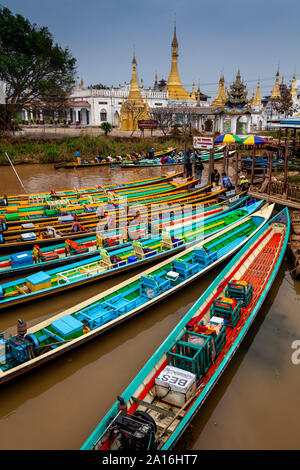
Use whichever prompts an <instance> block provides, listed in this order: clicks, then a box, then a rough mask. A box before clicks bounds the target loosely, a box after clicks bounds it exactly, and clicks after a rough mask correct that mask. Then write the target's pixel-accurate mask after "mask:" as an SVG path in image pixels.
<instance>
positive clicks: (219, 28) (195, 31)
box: [0, 0, 300, 97]
mask: <svg viewBox="0 0 300 470" xmlns="http://www.w3.org/2000/svg"><path fill="white" fill-rule="evenodd" d="M0 3H1V4H2V5H3V6H6V7H8V8H9V9H10V10H12V12H13V13H20V14H22V15H23V16H25V17H26V18H28V19H29V20H30V22H32V23H36V24H37V25H39V26H47V27H48V28H49V30H50V32H51V33H52V34H53V36H54V38H55V41H57V42H58V43H59V44H60V45H62V46H64V47H65V46H68V47H69V48H70V50H71V52H72V54H73V56H75V57H76V59H77V68H78V73H77V75H78V77H79V79H80V78H81V76H82V77H83V79H84V83H85V85H90V84H91V83H99V82H101V83H103V84H105V85H108V86H111V85H114V86H118V85H119V84H120V83H124V82H125V81H127V82H128V81H130V76H131V60H132V55H133V49H134V48H135V55H136V59H137V64H138V76H139V79H141V77H142V78H143V80H144V86H145V87H147V86H152V85H153V81H154V75H155V71H157V73H158V77H159V79H160V78H161V77H163V78H165V79H167V78H168V75H169V71H170V63H171V48H170V44H171V41H172V36H173V28H174V16H175V14H176V25H177V38H178V41H179V57H178V63H179V74H180V77H181V80H182V83H183V85H184V86H185V87H186V88H187V89H188V90H190V89H191V87H192V83H193V81H195V84H196V86H198V82H199V81H200V87H201V91H203V92H204V93H207V94H208V95H211V96H212V97H213V96H214V95H215V93H216V91H217V84H218V81H219V78H220V74H221V73H224V76H225V81H226V84H229V83H230V82H231V81H232V80H233V78H234V77H235V75H236V72H237V69H238V68H240V70H241V75H242V77H243V78H244V80H245V81H246V82H247V85H248V91H249V95H250V96H251V95H252V91H253V89H254V88H256V83H257V80H258V78H260V79H261V91H262V95H266V94H269V93H270V90H271V89H272V87H273V84H274V77H275V74H276V71H277V67H278V64H279V67H280V74H281V75H284V77H285V81H286V82H288V84H289V83H290V81H291V78H292V75H293V73H294V71H295V72H296V76H297V79H300V63H299V62H300V60H299V57H300V56H299V44H300V33H299V30H300V28H299V21H300V1H299V0H284V1H282V0H251V1H249V0H248V1H247V0H160V1H158V0H148V1H143V0H119V1H117V0H105V1H104V0H42V1H41V0H0Z"/></svg>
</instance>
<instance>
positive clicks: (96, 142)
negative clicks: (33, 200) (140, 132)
mask: <svg viewBox="0 0 300 470" xmlns="http://www.w3.org/2000/svg"><path fill="white" fill-rule="evenodd" d="M187 144H188V145H191V144H192V141H191V142H187ZM152 147H153V148H154V150H155V151H160V150H165V149H167V148H168V147H176V148H177V149H178V150H180V149H184V143H183V142H182V140H180V139H174V138H164V137H157V138H154V137H153V138H145V139H141V138H137V137H136V138H133V137H132V138H122V137H105V136H102V135H100V136H80V137H63V138H60V139H57V140H56V141H55V142H54V141H53V139H32V138H28V137H16V138H3V139H1V141H0V164H1V165H5V164H7V159H6V157H5V152H7V153H8V155H9V157H10V158H11V159H12V161H13V162H14V163H23V162H32V163H33V162H36V163H55V162H62V161H72V160H75V153H76V149H77V148H79V150H80V153H81V155H82V157H83V158H87V159H90V158H94V157H96V156H98V155H99V153H101V154H102V155H103V156H106V155H111V156H113V157H114V156H116V155H125V154H127V153H131V152H137V153H139V152H142V151H144V152H148V151H149V150H150V149H151V148H152Z"/></svg>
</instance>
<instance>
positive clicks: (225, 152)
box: [222, 145, 228, 173]
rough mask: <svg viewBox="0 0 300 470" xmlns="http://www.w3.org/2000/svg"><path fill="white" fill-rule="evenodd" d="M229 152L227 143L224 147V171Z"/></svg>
mask: <svg viewBox="0 0 300 470" xmlns="http://www.w3.org/2000/svg"><path fill="white" fill-rule="evenodd" d="M227 152H228V149H227V145H226V147H225V149H224V158H223V171H222V173H225V169H226V160H227Z"/></svg>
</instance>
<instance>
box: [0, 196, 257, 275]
mask: <svg viewBox="0 0 300 470" xmlns="http://www.w3.org/2000/svg"><path fill="white" fill-rule="evenodd" d="M247 201H249V199H248V196H244V195H243V194H241V195H238V196H234V197H233V198H230V199H228V200H227V201H223V202H221V203H218V204H215V205H213V206H208V207H204V209H203V208H202V206H201V208H202V209H203V210H200V208H196V209H195V210H191V214H190V215H186V214H185V216H184V222H192V221H194V222H196V219H198V218H200V217H202V216H203V217H204V218H206V217H213V216H216V215H218V214H225V213H226V212H228V211H229V210H231V211H232V210H234V209H236V208H238V207H240V206H242V205H244V204H246V203H247ZM249 202H251V201H249ZM182 218H183V214H177V213H170V211H169V212H167V211H166V212H163V211H161V212H160V213H159V214H158V218H157V219H155V220H152V218H151V220H150V221H149V222H148V224H146V226H143V227H139V233H138V231H136V230H131V229H130V230H129V233H128V238H129V240H132V238H131V236H132V237H134V238H135V239H137V237H138V238H139V239H144V238H145V236H146V235H145V234H146V232H147V228H148V231H149V233H150V234H156V235H158V234H159V233H160V231H161V230H165V229H166V228H167V226H168V225H169V226H170V225H174V224H175V223H176V222H177V223H180V222H182V221H183V220H182ZM147 225H148V227H147ZM132 228H134V227H132ZM119 235H120V236H123V233H122V232H121V231H118V233H117V232H116V231H115V232H110V231H107V232H106V233H105V236H104V235H103V238H102V241H101V246H100V245H99V242H100V239H99V237H98V240H97V238H96V237H95V236H90V237H82V238H79V239H77V240H76V241H74V240H73V241H71V242H70V241H65V242H64V243H57V244H55V245H51V246H50V247H42V246H39V242H38V241H37V242H36V247H35V250H33V249H32V250H27V251H23V252H18V253H15V254H10V255H4V256H1V257H0V279H3V278H5V277H9V276H20V275H22V274H25V273H30V272H34V271H40V270H41V269H43V270H44V269H50V268H55V267H57V266H64V265H66V264H70V263H72V262H78V261H81V260H84V259H87V258H91V257H94V256H96V255H97V254H99V249H100V247H101V248H105V249H106V250H108V251H111V250H114V249H115V248H116V245H118V246H119V247H120V248H124V247H125V246H127V245H129V244H130V243H131V242H130V241H129V242H128V243H126V242H125V243H121V240H120V239H119V238H118V237H119Z"/></svg>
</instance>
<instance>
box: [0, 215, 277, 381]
mask: <svg viewBox="0 0 300 470" xmlns="http://www.w3.org/2000/svg"><path fill="white" fill-rule="evenodd" d="M271 211H272V207H269V206H266V207H264V208H263V209H262V210H260V211H258V212H256V213H252V215H249V216H248V217H246V218H243V219H242V220H237V222H236V223H235V224H233V225H231V226H230V227H226V228H225V229H224V230H222V231H221V232H219V233H217V234H215V235H212V236H211V237H208V238H207V239H206V240H204V241H203V242H201V243H199V244H198V245H196V246H194V247H191V248H189V249H187V250H185V251H183V252H182V253H181V255H180V258H179V257H178V255H176V256H173V257H171V258H169V259H168V260H167V261H164V262H162V263H160V264H158V265H157V266H156V267H154V268H150V269H148V270H146V271H144V272H143V273H142V274H138V275H137V276H135V277H133V278H131V279H129V280H127V281H125V282H123V283H121V284H119V286H118V287H117V288H116V287H113V288H111V289H109V290H107V291H105V292H102V293H101V294H98V295H97V296H95V297H93V298H91V299H89V300H87V301H85V302H82V303H81V304H79V305H76V306H74V307H72V308H70V309H68V310H66V311H65V312H61V313H59V314H58V315H55V316H54V317H52V318H49V319H47V320H45V321H44V322H42V323H40V324H37V325H35V326H33V327H31V328H29V329H28V330H27V327H26V325H25V324H24V322H23V321H22V320H21V319H19V320H18V330H17V335H15V336H9V337H8V338H7V339H6V338H5V334H4V332H3V333H2V334H1V335H0V336H1V337H0V342H1V353H2V357H1V364H0V383H4V382H6V381H8V380H10V379H12V378H14V377H17V376H19V375H21V374H23V373H25V372H27V371H29V370H31V369H33V368H35V367H38V366H40V365H41V364H44V363H45V362H48V361H49V360H51V359H54V358H55V357H57V356H59V355H61V354H63V353H65V352H67V351H69V350H70V349H72V348H74V347H77V346H79V345H80V344H83V343H85V342H87V341H89V340H91V339H92V338H94V337H95V336H98V335H100V334H102V333H104V332H105V331H107V330H109V329H110V328H113V327H114V326H117V325H118V324H120V323H122V322H123V321H125V320H127V319H129V318H131V317H133V316H135V315H137V314H139V313H141V312H142V311H143V310H145V309H146V308H148V307H151V306H153V305H154V304H155V303H157V302H159V301H160V300H162V299H164V298H166V297H167V296H168V295H172V294H174V293H175V292H176V291H177V290H180V289H181V288H183V287H184V286H185V285H187V284H188V283H190V282H192V281H195V280H196V279H198V278H199V277H200V276H202V275H203V274H204V273H206V272H207V271H208V270H210V269H212V268H213V267H215V266H216V265H217V264H219V263H221V262H222V261H224V260H225V259H226V258H227V257H228V256H230V255H231V254H232V253H233V252H234V251H236V250H238V249H239V247H240V246H242V245H243V244H244V243H246V241H247V240H248V239H249V237H251V236H253V235H254V234H255V233H256V232H257V231H258V230H259V227H260V226H261V225H262V224H263V223H265V221H266V220H267V219H268V217H270V214H271Z"/></svg>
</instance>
